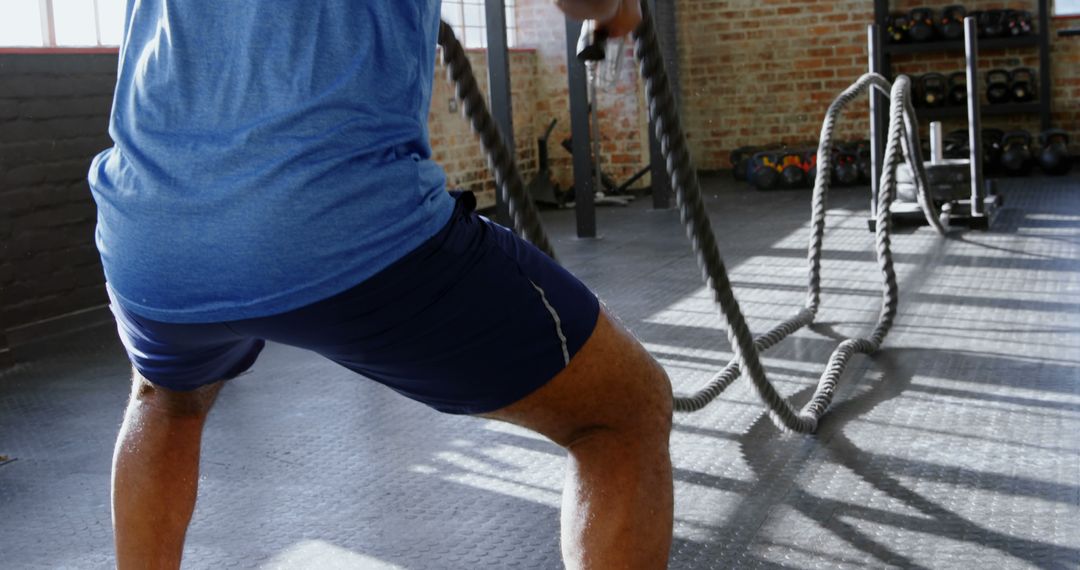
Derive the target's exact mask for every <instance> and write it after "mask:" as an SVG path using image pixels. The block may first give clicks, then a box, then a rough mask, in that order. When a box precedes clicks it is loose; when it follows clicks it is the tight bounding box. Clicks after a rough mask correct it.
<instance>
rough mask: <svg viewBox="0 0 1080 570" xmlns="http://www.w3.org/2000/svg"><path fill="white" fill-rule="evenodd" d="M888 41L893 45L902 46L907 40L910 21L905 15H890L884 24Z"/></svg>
mask: <svg viewBox="0 0 1080 570" xmlns="http://www.w3.org/2000/svg"><path fill="white" fill-rule="evenodd" d="M885 28H886V30H885V31H886V32H888V37H889V41H891V42H892V43H894V44H902V43H904V42H906V41H907V40H908V30H910V29H911V20H909V19H908V17H907V15H906V14H890V15H889V18H888V20H886V22H885Z"/></svg>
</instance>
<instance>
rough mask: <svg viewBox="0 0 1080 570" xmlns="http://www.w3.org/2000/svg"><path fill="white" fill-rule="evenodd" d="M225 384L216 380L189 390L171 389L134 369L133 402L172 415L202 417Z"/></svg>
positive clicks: (208, 410)
mask: <svg viewBox="0 0 1080 570" xmlns="http://www.w3.org/2000/svg"><path fill="white" fill-rule="evenodd" d="M223 384H224V382H215V383H213V384H208V385H205V386H200V387H199V388H196V389H194V390H188V391H178V390H170V389H169V388H165V387H163V386H158V385H156V384H154V383H153V382H151V381H149V380H147V379H146V378H145V377H143V375H142V374H139V372H138V371H134V372H133V378H132V389H131V404H132V405H136V404H138V405H141V406H145V407H147V408H149V409H151V410H153V411H155V412H159V413H161V414H164V415H167V416H171V417H191V418H200V417H204V416H206V414H208V413H209V412H210V408H211V407H212V406H213V405H214V400H215V399H216V398H217V394H218V392H219V391H220V390H221V386H222V385H223Z"/></svg>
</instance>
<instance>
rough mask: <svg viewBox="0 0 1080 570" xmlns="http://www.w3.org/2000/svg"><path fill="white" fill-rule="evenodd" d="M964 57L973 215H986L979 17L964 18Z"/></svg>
mask: <svg viewBox="0 0 1080 570" xmlns="http://www.w3.org/2000/svg"><path fill="white" fill-rule="evenodd" d="M964 60H965V63H966V64H967V66H966V67H967V99H968V108H967V111H968V145H970V147H971V151H970V153H969V155H968V156H969V158H970V160H971V217H972V218H977V217H981V216H984V215H985V214H986V212H984V208H983V198H984V197H985V195H986V192H985V190H984V186H983V162H982V150H983V148H982V121H981V116H980V114H979V105H980V103H981V102H980V101H979V31H978V27H976V25H975V18H972V17H968V18H964Z"/></svg>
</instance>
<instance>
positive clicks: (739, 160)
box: [731, 146, 761, 181]
mask: <svg viewBox="0 0 1080 570" xmlns="http://www.w3.org/2000/svg"><path fill="white" fill-rule="evenodd" d="M759 150H761V149H759V148H757V147H753V146H740V147H739V148H737V149H735V150H733V151H731V174H732V176H734V177H735V180H744V181H745V180H746V176H747V174H748V173H749V170H750V158H751V157H753V156H754V153H755V152H758V151H759Z"/></svg>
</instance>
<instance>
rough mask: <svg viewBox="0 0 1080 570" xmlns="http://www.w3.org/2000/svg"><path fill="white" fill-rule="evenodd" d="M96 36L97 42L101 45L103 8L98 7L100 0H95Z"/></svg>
mask: <svg viewBox="0 0 1080 570" xmlns="http://www.w3.org/2000/svg"><path fill="white" fill-rule="evenodd" d="M94 36H95V37H96V38H97V44H96V45H99V46H100V45H101V10H100V9H99V8H98V0H94Z"/></svg>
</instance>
